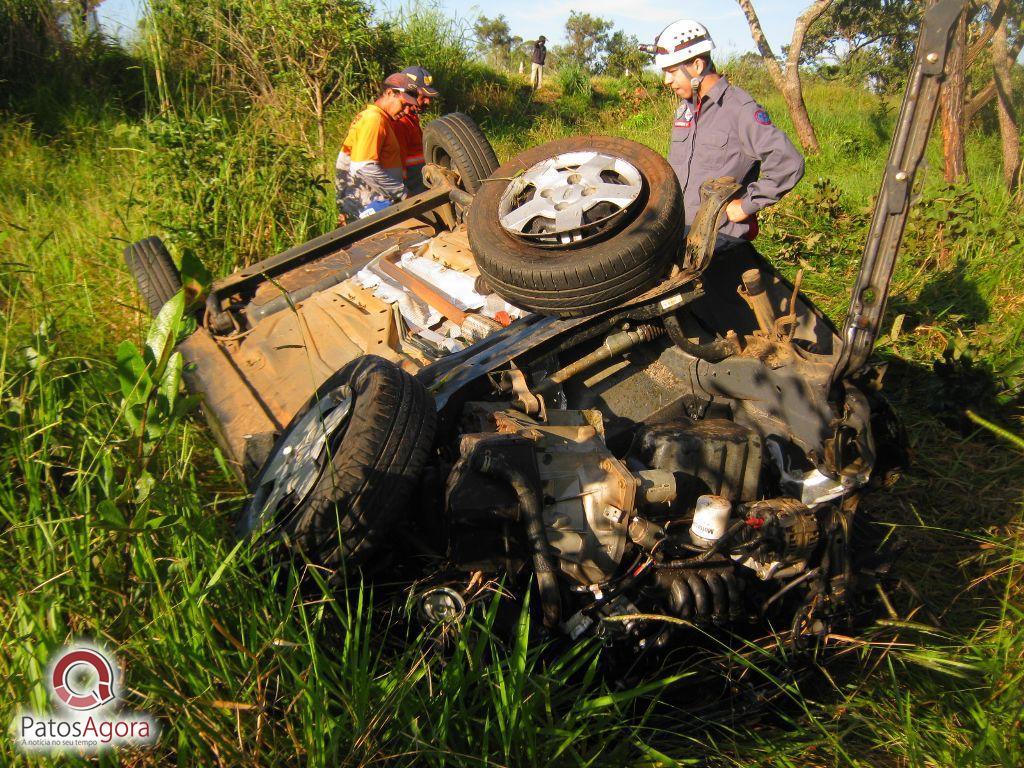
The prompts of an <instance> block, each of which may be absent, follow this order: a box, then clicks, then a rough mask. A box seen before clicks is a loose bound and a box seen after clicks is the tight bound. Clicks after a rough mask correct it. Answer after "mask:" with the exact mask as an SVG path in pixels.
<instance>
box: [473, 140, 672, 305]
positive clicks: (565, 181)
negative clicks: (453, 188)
mask: <svg viewBox="0 0 1024 768" xmlns="http://www.w3.org/2000/svg"><path fill="white" fill-rule="evenodd" d="M467 223H468V226H469V242H470V245H471V246H472V248H473V254H474V256H475V257H476V263H477V267H478V268H479V269H480V272H481V274H483V275H484V277H485V278H486V280H487V282H488V283H489V284H490V285H491V287H492V288H493V289H494V291H495V292H496V293H498V294H499V295H501V296H502V297H503V298H504V299H506V300H507V301H509V302H511V303H513V304H515V305H516V306H519V307H523V308H524V309H529V310H531V311H534V312H539V313H541V314H545V315H557V316H559V317H580V316H583V315H589V314H594V313H597V312H601V311H602V310H605V309H608V308H610V307H614V306H616V305H618V304H620V303H621V302H622V301H624V300H626V299H629V298H632V297H633V296H637V295H639V294H640V293H643V292H644V291H645V290H647V289H648V288H650V287H651V286H652V285H654V284H655V283H656V282H657V281H658V280H659V279H660V278H661V277H662V276H664V274H665V273H666V272H667V269H668V266H669V263H670V262H671V261H672V260H673V259H674V258H675V257H676V256H677V255H678V254H679V253H680V251H681V249H682V247H683V198H682V193H681V192H680V190H679V183H678V181H677V180H676V176H675V172H674V171H673V170H672V167H671V166H670V165H669V164H668V162H667V161H666V160H665V159H664V158H663V157H661V155H659V154H658V153H657V152H655V151H653V150H652V149H650V148H648V147H645V146H643V145H642V144H637V143H636V142H632V141H627V140H625V139H616V138H610V137H605V136H578V137H572V138H567V139H558V140H556V141H551V142H548V143H547V144H542V145H541V146H539V147H534V148H533V149H529V150H527V151H525V152H523V153H521V154H519V155H517V156H516V157H515V158H513V159H512V160H511V161H510V162H508V163H506V164H505V165H503V166H501V167H500V168H498V170H496V171H495V172H494V173H493V174H492V176H491V178H490V179H488V180H487V181H486V182H485V183H484V184H483V185H482V187H481V188H480V190H479V191H478V192H477V193H476V195H475V197H474V199H473V204H472V206H470V209H469V215H468V219H467Z"/></svg>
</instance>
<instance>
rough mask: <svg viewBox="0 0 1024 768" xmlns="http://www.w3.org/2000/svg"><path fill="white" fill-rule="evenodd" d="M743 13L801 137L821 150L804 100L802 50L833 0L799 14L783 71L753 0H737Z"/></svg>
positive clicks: (817, 2) (807, 149)
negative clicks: (809, 29) (801, 78)
mask: <svg viewBox="0 0 1024 768" xmlns="http://www.w3.org/2000/svg"><path fill="white" fill-rule="evenodd" d="M736 2H737V3H738V4H739V6H740V8H741V9H742V10H743V14H744V15H745V16H746V17H747V25H748V26H749V27H750V36H751V37H753V38H754V44H755V45H756V46H757V50H758V52H759V53H760V54H761V58H762V59H764V63H765V66H766V67H767V68H768V74H769V75H770V76H771V78H772V82H773V83H774V84H775V87H776V88H777V89H778V90H779V93H781V94H782V96H783V98H784V99H785V101H786V109H787V110H788V112H789V117H790V119H791V120H792V121H793V128H794V130H796V135H797V139H798V140H799V141H800V145H801V146H802V147H803V148H804V151H805V152H808V153H816V152H818V151H820V149H821V145H820V144H819V143H818V136H817V134H816V133H815V132H814V124H813V123H812V122H811V116H810V115H809V114H807V105H806V104H804V92H803V84H802V83H801V82H800V51H801V50H803V47H804V36H805V35H806V34H807V30H808V28H809V27H810V26H811V24H813V23H814V22H815V21H816V20H817V19H818V17H819V16H821V14H823V13H824V12H825V11H826V10H828V7H829V6H830V5H832V2H833V0H815V2H814V3H813V4H812V5H811V6H810V7H809V8H808V9H807V10H806V11H804V12H803V13H802V14H800V16H799V17H797V20H796V23H795V24H794V26H793V37H792V39H791V41H790V44H789V52H788V55H787V56H786V69H785V71H783V69H782V67H780V66H779V62H778V59H776V58H775V54H774V53H772V47H771V45H769V43H768V38H767V37H765V34H764V30H763V29H762V28H761V21H760V20H759V19H758V18H757V12H756V11H755V10H754V6H753V4H752V3H751V0H736Z"/></svg>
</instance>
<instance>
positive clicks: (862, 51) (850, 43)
mask: <svg viewBox="0 0 1024 768" xmlns="http://www.w3.org/2000/svg"><path fill="white" fill-rule="evenodd" d="M920 14H921V8H920V3H919V0H835V2H833V3H832V5H831V6H829V8H828V10H826V11H825V12H824V13H823V14H822V15H821V17H820V18H819V19H818V21H817V22H816V23H815V24H814V27H813V29H809V30H808V31H807V34H806V36H805V38H804V46H803V51H802V52H801V59H800V63H801V64H808V63H811V62H816V63H818V65H819V71H822V70H825V69H826V68H827V69H828V70H830V71H832V72H834V73H836V74H839V75H841V76H843V77H846V78H849V79H851V80H853V81H854V82H855V83H856V84H857V85H861V84H863V83H864V82H865V81H867V82H870V84H871V86H872V87H873V88H875V89H876V90H878V91H884V92H893V91H896V90H899V89H901V88H902V87H903V84H904V81H905V78H906V75H907V73H908V72H909V71H910V68H911V65H912V64H913V61H914V50H915V47H916V44H917V35H918V26H919V22H920ZM825 62H829V63H828V64H826V63H825Z"/></svg>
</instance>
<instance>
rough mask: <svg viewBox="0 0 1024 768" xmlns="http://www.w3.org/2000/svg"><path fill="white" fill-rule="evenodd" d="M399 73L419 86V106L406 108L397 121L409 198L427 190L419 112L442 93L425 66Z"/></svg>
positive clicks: (406, 69) (417, 99) (396, 126)
mask: <svg viewBox="0 0 1024 768" xmlns="http://www.w3.org/2000/svg"><path fill="white" fill-rule="evenodd" d="M399 74H402V75H405V76H406V77H408V78H409V79H410V80H412V81H413V82H414V83H416V90H417V96H416V106H415V107H412V108H411V109H407V110H406V111H405V112H403V113H402V114H401V115H399V117H398V119H397V120H395V133H396V134H397V135H398V143H399V145H400V146H401V147H402V160H403V161H404V163H405V186H406V189H408V190H409V194H410V195H418V194H419V193H420V192H423V191H424V190H425V189H426V187H424V186H423V164H424V163H425V162H426V158H424V156H423V129H422V128H420V112H422V111H423V110H424V109H426V108H427V107H428V106H430V102H431V101H432V100H433V99H436V98H437V97H438V96H439V95H440V92H439V91H438V90H437V89H436V88H435V87H434V78H433V76H432V75H431V74H430V73H429V72H427V70H425V69H424V68H423V67H406V68H405V69H403V70H402V71H401V72H400V73H399Z"/></svg>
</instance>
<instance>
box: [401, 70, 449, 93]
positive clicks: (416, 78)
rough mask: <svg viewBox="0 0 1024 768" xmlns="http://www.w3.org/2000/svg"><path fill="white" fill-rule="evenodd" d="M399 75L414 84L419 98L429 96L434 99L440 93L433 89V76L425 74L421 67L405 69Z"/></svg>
mask: <svg viewBox="0 0 1024 768" xmlns="http://www.w3.org/2000/svg"><path fill="white" fill-rule="evenodd" d="M401 74H403V75H405V76H406V77H408V78H409V79H410V80H412V81H413V82H414V83H415V84H416V88H417V89H418V90H419V92H420V96H429V97H430V98H434V97H435V96H439V95H440V93H441V92H440V91H438V90H437V88H435V87H434V76H433V75H432V74H430V73H429V72H427V70H425V69H424V68H423V67H406V68H405V69H403V70H402V72H401Z"/></svg>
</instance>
